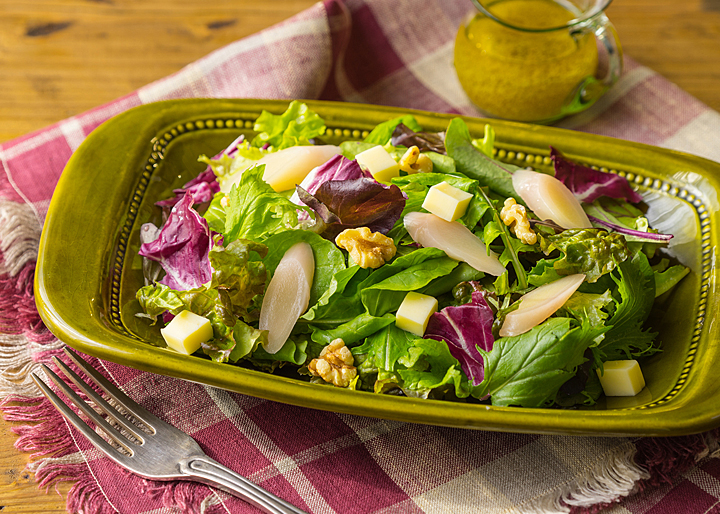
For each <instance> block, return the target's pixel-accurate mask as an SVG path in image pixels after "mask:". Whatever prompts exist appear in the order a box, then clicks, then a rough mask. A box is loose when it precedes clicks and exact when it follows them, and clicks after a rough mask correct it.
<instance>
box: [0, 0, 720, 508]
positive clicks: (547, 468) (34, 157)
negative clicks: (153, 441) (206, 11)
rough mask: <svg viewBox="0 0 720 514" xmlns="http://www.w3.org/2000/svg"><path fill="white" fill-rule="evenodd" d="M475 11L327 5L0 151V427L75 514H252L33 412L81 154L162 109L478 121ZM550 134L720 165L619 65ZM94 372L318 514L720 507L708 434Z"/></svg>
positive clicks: (681, 115)
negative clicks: (280, 106) (51, 273)
mask: <svg viewBox="0 0 720 514" xmlns="http://www.w3.org/2000/svg"><path fill="white" fill-rule="evenodd" d="M471 9H472V4H471V2H469V1H467V0H423V1H421V0H345V1H342V0H326V1H325V2H323V3H318V4H316V5H315V6H313V7H312V8H310V9H308V10H306V11H304V12H302V13H300V14H299V15H297V16H295V17H293V18H291V19H289V20H287V21H286V22H284V23H281V24H279V25H277V26H274V27H271V28H269V29H267V30H264V31H262V32H260V33H258V34H255V35H253V36H250V37H247V38H245V39H242V40H240V41H237V42H235V43H233V44H231V45H228V46H227V47H224V48H221V49H219V50H217V51H215V52H213V53H212V54H210V55H208V56H206V57H204V58H202V59H200V60H198V61H196V62H194V63H192V64H190V65H188V66H187V67H186V68H184V69H183V70H181V71H179V72H178V73H176V74H174V75H172V76H169V77H167V78H165V79H162V80H160V81H157V82H155V83H153V84H150V85H148V86H145V87H143V88H141V89H140V90H138V91H136V92H134V93H132V94H130V95H128V96H126V97H124V98H121V99H118V100H116V101H114V102H112V103H110V104H107V105H104V106H101V107H98V108H96V109H94V110H92V111H89V112H86V113H83V114H81V115H78V116H74V117H72V118H69V119H67V120H64V121H61V122H59V123H57V124H55V125H53V126H51V127H48V128H46V129H44V130H41V131H39V132H36V133H33V134H29V135H27V136H25V137H22V138H19V139H16V140H13V141H10V142H7V143H5V144H3V145H1V146H0V160H1V162H2V173H0V367H4V368H5V369H6V371H8V372H9V371H12V370H18V371H13V373H15V374H14V375H13V376H14V377H15V378H18V379H20V383H19V384H18V383H16V382H12V381H11V380H9V379H7V378H4V377H0V391H4V393H3V394H7V393H9V392H11V393H13V395H11V396H9V397H8V399H10V400H16V401H15V402H14V403H10V402H9V401H7V400H6V402H5V403H4V405H3V406H2V409H3V410H4V411H5V416H6V418H8V419H16V420H24V421H39V420H41V421H43V424H41V425H38V426H37V427H35V428H33V429H29V428H28V429H23V430H22V431H21V433H22V437H21V438H20V439H19V442H18V447H19V448H21V449H24V450H26V451H34V452H37V453H38V454H39V455H38V457H39V460H38V461H37V464H36V465H35V467H34V468H33V469H34V470H35V471H36V473H37V476H38V478H39V479H40V480H42V481H43V483H44V484H49V483H52V482H53V481H54V480H57V479H58V478H59V475H60V474H66V475H68V476H70V477H71V478H72V479H73V480H75V481H77V485H76V486H75V487H74V488H73V491H72V492H71V494H70V496H69V497H68V510H69V511H73V510H79V509H83V511H84V512H99V513H106V512H108V513H109V512H120V513H123V514H136V513H147V514H150V513H171V512H178V511H180V512H208V513H220V512H229V513H242V512H254V509H253V508H252V507H250V506H248V505H247V504H245V503H243V502H242V501H240V500H238V499H236V498H233V497H230V496H228V495H226V494H224V493H219V492H217V491H212V490H210V489H209V488H207V487H205V486H203V485H199V484H192V483H152V482H147V481H145V480H142V479H140V478H138V477H135V476H133V475H130V474H128V473H126V472H124V471H121V470H119V468H117V467H116V466H115V465H114V464H112V463H110V462H109V461H108V459H106V458H103V457H102V455H100V454H99V452H98V451H97V450H95V449H94V448H93V447H92V446H91V445H90V444H89V443H88V442H87V441H86V440H85V439H84V438H83V437H82V436H80V435H79V434H77V433H76V432H75V431H74V430H71V429H69V427H68V425H67V424H66V423H65V422H64V421H63V420H62V418H60V417H59V415H57V414H56V413H55V411H54V410H53V409H52V408H51V407H49V406H48V405H47V404H46V403H41V404H40V405H39V406H38V405H37V394H38V393H37V391H35V390H34V389H33V387H32V385H31V384H30V383H29V382H28V379H27V372H28V370H30V369H33V368H34V367H36V366H37V365H38V363H39V362H46V361H48V359H49V358H50V356H51V355H53V354H56V353H57V352H58V349H59V348H60V347H61V344H60V343H59V342H58V341H57V340H55V339H54V338H53V337H52V335H51V334H49V333H48V332H47V330H46V329H44V327H43V326H42V324H41V322H40V321H39V318H38V315H37V312H36V311H35V309H34V303H33V301H32V276H33V268H34V256H36V253H34V252H36V249H35V247H34V246H33V243H36V240H37V234H38V233H39V228H40V226H41V224H42V222H43V219H44V217H45V214H46V212H47V207H48V203H49V200H50V197H51V196H52V193H53V189H54V186H55V184H56V182H57V180H58V178H59V177H60V174H61V173H62V170H63V167H64V165H65V163H66V162H67V160H68V159H69V157H70V155H71V154H72V152H73V151H74V150H75V149H76V148H77V147H78V145H79V144H80V143H81V142H82V140H83V139H84V138H85V136H87V134H89V133H90V132H91V131H92V130H93V129H94V128H95V127H97V126H98V125H99V124H101V123H102V122H103V121H105V120H107V119H108V118H110V117H112V116H113V115H115V114H118V113H120V112H122V111H124V110H126V109H128V108H130V107H133V106H136V105H140V104H145V103H148V102H153V101H156V100H161V99H169V98H187V97H244V98H253V97H256V98H283V99H294V98H320V99H326V100H344V101H353V102H366V103H373V104H383V105H394V106H400V107H409V108H417V109H424V110H430V111H440V112H454V113H462V114H468V115H474V114H477V112H476V111H475V109H474V108H473V107H472V105H471V104H470V103H469V101H468V100H467V98H466V97H465V95H464V93H463V92H462V90H461V88H460V86H459V84H458V82H457V80H456V78H455V74H454V70H453V67H452V49H453V41H454V35H455V31H456V28H457V26H458V25H459V23H460V21H461V19H462V18H463V17H464V16H465V15H466V14H467V13H468V12H469V11H470V10H471ZM559 125H560V126H565V127H568V128H573V129H576V130H580V131H584V132H591V133H596V134H604V135H608V136H614V137H619V138H623V139H629V140H633V141H639V142H643V143H649V144H653V145H659V146H664V147H668V148H674V149H679V150H683V151H687V152H690V153H695V154H698V155H702V156H704V157H708V158H710V159H714V160H718V161H720V115H719V114H718V113H716V112H714V111H713V110H711V109H709V108H708V107H707V106H705V105H703V104H702V103H700V102H698V101H697V100H695V99H694V98H692V97H691V96H689V95H688V94H686V93H684V92H683V91H681V90H680V89H678V88H677V87H676V86H674V85H673V84H671V83H669V82H668V81H666V80H665V79H663V78H662V77H660V76H659V75H657V74H656V73H654V72H653V71H651V70H649V69H647V68H645V67H643V66H640V65H638V64H637V63H635V62H634V61H632V60H630V59H627V60H626V68H625V72H624V74H623V76H622V78H621V79H620V81H619V83H618V84H617V85H616V86H615V87H614V88H613V89H612V90H611V91H610V92H609V93H608V94H607V95H606V96H605V97H603V98H602V99H601V100H600V101H599V102H598V103H597V104H596V105H595V106H593V108H591V109H590V110H589V111H586V112H585V113H582V114H580V115H577V116H575V117H573V118H570V119H566V120H564V121H563V122H561V123H560V124H559ZM90 362H91V363H93V364H95V365H96V366H97V367H98V368H99V369H100V370H101V371H103V372H104V373H105V374H106V375H107V376H109V377H110V378H111V379H112V380H113V381H114V382H115V383H117V384H118V385H119V386H120V387H121V388H122V389H123V390H124V391H125V392H127V394H129V395H130V396H131V397H133V398H134V399H135V400H136V401H138V402H139V403H141V404H143V405H145V406H146V407H147V408H148V409H150V410H151V411H153V412H155V413H156V414H157V415H159V416H160V417H162V418H163V419H165V420H167V421H168V422H170V423H171V424H173V425H175V426H177V427H178V428H180V429H181V430H183V431H185V432H187V433H188V434H190V435H192V436H193V437H194V438H195V439H196V440H197V441H198V442H199V443H200V445H201V446H202V447H203V448H204V449H205V450H206V452H207V453H208V455H210V456H211V457H212V458H214V459H216V460H218V461H219V462H221V463H223V464H225V465H227V466H229V467H231V468H232V469H234V470H236V471H238V472H239V473H241V474H243V475H246V476H247V477H249V478H250V479H251V480H253V481H255V482H258V483H260V484H262V486H263V487H265V488H267V489H269V490H271V491H273V492H274V493H276V494H277V495H279V496H281V497H283V498H285V499H287V500H288V501H290V502H292V503H295V504H296V505H298V506H299V507H301V508H303V509H305V510H307V511H308V512H310V513H338V514H352V513H371V512H373V513H453V514H454V513H478V512H482V513H486V512H487V513H501V512H502V513H512V512H570V511H573V512H584V511H590V512H593V511H598V510H601V509H604V508H608V509H609V512H618V513H619V512H623V513H626V512H630V513H634V514H641V513H643V514H644V513H678V512H715V510H717V509H718V507H717V505H718V502H719V501H720V462H719V461H718V460H717V459H714V458H713V457H714V452H716V451H717V447H718V445H717V434H715V433H708V434H702V435H698V436H691V437H678V438H669V439H649V438H641V439H632V440H631V439H623V438H581V437H561V436H541V435H522V434H519V435H518V434H506V433H493V432H480V431H467V430H461V429H450V428H439V427H432V426H422V425H413V424H407V423H400V422H394V421H383V420H378V419H372V418H363V417H356V416H349V415H340V414H334V413H328V412H321V411H315V410H311V409H305V408H299V407H293V406H288V405H283V404H279V403H274V402H270V401H265V400H259V399H256V398H252V397H247V396H243V395H239V394H235V393H229V392H227V391H223V390H218V389H214V388H210V387H205V386H202V385H198V384H192V383H187V382H183V381H180V380H176V379H172V378H167V377H163V376H157V375H153V374H149V373H144V372H140V371H136V370H133V369H129V368H126V367H123V366H120V365H117V364H113V363H108V362H100V361H98V360H97V359H90ZM23 398H25V399H31V400H33V401H34V403H32V404H28V403H27V402H23V401H20V402H18V401H17V400H23ZM50 451H55V452H56V453H55V455H54V457H55V459H48V458H47V455H46V454H47V453H48V452H50ZM630 493H633V494H632V495H631V496H629V497H628V498H627V499H624V500H623V497H625V496H627V495H629V494H630ZM617 502H620V503H619V504H618V503H617ZM609 504H613V505H612V506H610V505H609ZM714 509H715V510H714ZM718 512H720V510H718Z"/></svg>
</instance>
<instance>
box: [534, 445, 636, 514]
mask: <svg viewBox="0 0 720 514" xmlns="http://www.w3.org/2000/svg"><path fill="white" fill-rule="evenodd" d="M634 456H635V446H634V445H633V444H632V443H630V442H628V443H627V444H625V445H622V446H620V447H618V448H615V449H613V450H612V451H611V452H609V453H608V454H607V455H606V458H604V459H602V460H600V461H598V462H597V463H596V464H595V465H594V466H592V467H590V468H588V469H587V470H586V473H585V474H584V475H583V476H581V477H580V478H578V479H576V480H575V481H573V482H571V483H568V484H567V485H566V486H565V487H562V488H560V489H559V490H556V491H553V492H552V493H551V494H547V495H545V496H541V497H538V498H536V499H534V500H533V501H532V502H530V504H528V505H527V512H532V513H535V514H559V513H565V514H566V513H570V512H583V509H585V508H587V507H591V506H593V505H595V504H597V503H602V504H604V505H607V504H610V503H612V502H615V501H617V499H618V498H622V497H625V496H627V495H629V494H631V493H632V492H633V490H634V489H635V487H636V483H637V482H638V481H639V480H642V479H645V478H649V474H648V473H647V472H646V471H645V470H644V469H642V468H641V467H640V466H638V465H637V464H636V463H635V461H634Z"/></svg>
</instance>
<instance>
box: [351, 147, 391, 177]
mask: <svg viewBox="0 0 720 514" xmlns="http://www.w3.org/2000/svg"><path fill="white" fill-rule="evenodd" d="M355 160H356V161H357V163H358V164H359V165H360V167H361V168H362V169H364V170H365V171H367V172H368V173H370V174H371V175H372V176H373V178H374V179H375V180H377V181H379V182H390V179H391V178H393V177H397V176H399V175H400V165H399V164H398V163H396V162H395V159H393V158H392V157H391V156H390V154H389V153H387V151H386V150H385V149H384V148H383V147H382V146H379V145H378V146H373V147H372V148H370V149H368V150H365V151H364V152H360V153H359V154H357V155H356V156H355Z"/></svg>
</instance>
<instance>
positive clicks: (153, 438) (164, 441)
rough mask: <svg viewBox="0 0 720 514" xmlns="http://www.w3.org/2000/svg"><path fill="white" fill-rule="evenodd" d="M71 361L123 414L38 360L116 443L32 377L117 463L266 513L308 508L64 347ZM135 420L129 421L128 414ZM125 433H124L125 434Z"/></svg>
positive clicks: (80, 382)
mask: <svg viewBox="0 0 720 514" xmlns="http://www.w3.org/2000/svg"><path fill="white" fill-rule="evenodd" d="M65 353H66V354H67V356H68V357H70V359H72V361H73V362H75V364H77V365H78V367H79V368H80V369H81V370H82V371H83V373H85V375H87V376H88V377H89V378H91V379H92V380H93V382H95V384H97V385H98V387H100V389H102V390H103V391H104V392H105V393H106V394H107V395H108V396H109V397H110V398H111V399H112V400H113V401H114V402H115V403H116V404H117V405H118V406H120V407H121V408H122V409H123V410H124V411H125V413H126V414H128V415H129V416H130V418H129V417H127V416H126V415H123V413H122V412H121V411H120V410H118V409H117V408H116V407H113V406H112V405H111V404H110V403H108V401H106V400H105V399H104V398H103V397H102V396H100V395H99V394H98V393H96V392H95V391H94V390H93V389H92V388H90V387H89V386H88V384H86V383H85V382H83V380H82V379H81V378H80V377H79V376H78V375H77V374H76V373H75V372H74V371H73V370H72V369H70V368H69V367H68V366H67V365H66V364H65V363H64V362H62V361H61V360H60V359H57V358H53V360H54V362H55V364H57V365H58V367H59V368H60V369H62V371H63V373H64V374H65V375H66V376H67V377H68V378H69V379H70V380H71V381H72V382H73V383H74V384H75V385H76V386H77V387H78V389H80V390H81V391H82V392H83V393H84V394H86V395H87V397H88V398H89V399H91V400H92V401H93V402H94V403H95V405H96V406H97V407H98V408H99V409H100V410H101V411H103V412H104V413H105V414H106V415H107V417H108V418H110V419H112V421H113V422H114V423H115V426H113V425H111V424H110V423H109V422H108V421H107V419H106V418H104V417H103V416H101V415H100V414H98V413H97V412H96V411H95V410H94V409H93V408H92V407H91V406H90V405H88V404H87V403H86V402H85V401H83V400H82V399H81V398H80V396H78V395H77V394H76V393H75V392H74V391H73V390H72V389H71V388H70V387H69V386H68V385H67V384H66V383H65V382H64V381H63V380H61V379H60V378H59V377H58V376H57V375H56V374H55V373H54V372H53V371H52V370H50V368H48V367H47V366H45V365H44V364H43V366H42V367H43V370H44V371H45V373H46V374H47V376H48V377H50V379H51V380H52V381H53V382H55V384H57V386H58V387H59V388H60V389H62V391H63V392H64V393H65V395H66V396H67V397H68V398H69V399H70V400H71V401H72V402H73V403H74V404H75V405H76V406H77V407H78V408H79V409H80V410H82V412H84V413H85V414H86V415H87V416H88V417H89V418H90V419H92V420H93V422H95V424H96V425H97V426H98V427H99V428H100V429H101V430H102V431H103V432H104V433H105V434H106V435H107V436H108V438H110V439H111V440H112V441H114V442H115V443H116V444H117V447H115V446H113V445H112V444H110V443H108V442H107V441H106V440H105V439H103V438H102V437H100V435H98V434H97V433H96V432H95V431H94V430H93V429H92V428H90V426H88V425H87V424H86V423H85V422H83V421H82V420H81V419H80V417H79V416H78V415H77V414H75V412H74V411H73V410H72V409H71V408H70V407H68V405H67V404H65V403H64V402H63V401H62V400H61V399H60V397H59V396H58V395H57V394H55V393H54V392H53V391H52V389H50V388H49V387H48V386H47V385H46V384H45V383H44V382H43V381H42V380H41V379H40V378H39V377H38V376H37V375H36V374H35V373H33V374H32V378H33V380H34V381H35V383H36V384H37V386H38V387H39V388H40V390H41V391H42V392H43V394H44V395H45V396H47V398H48V400H50V401H51V402H52V404H53V405H55V407H56V408H57V409H58V410H59V411H60V412H61V413H62V415H63V416H65V417H66V418H67V419H68V421H69V422H70V423H72V424H73V425H74V426H75V428H77V429H78V430H79V431H80V432H82V433H83V435H85V437H87V438H88V439H89V440H90V442H91V443H92V444H93V445H95V447H96V448H97V449H99V450H100V451H102V452H104V453H105V454H106V455H107V456H108V457H110V459H112V460H113V461H114V462H115V463H117V464H118V465H120V466H122V467H124V468H125V469H128V470H130V471H132V472H133V473H135V474H137V475H140V476H141V477H143V478H148V479H151V480H192V481H196V482H202V483H203V484H206V485H210V486H213V487H217V488H218V489H222V490H223V491H226V492H228V493H230V494H232V495H235V496H237V497H239V498H242V499H243V500H245V501H246V502H248V503H250V504H252V505H254V506H255V507H257V508H259V509H261V510H262V511H264V512H267V513H269V514H307V513H305V512H304V511H302V510H300V509H298V508H297V507H294V506H293V505H291V504H289V503H288V502H286V501H285V500H282V499H280V498H278V497H277V496H275V495H274V494H272V493H270V492H268V491H266V490H265V489H263V488H261V487H260V486H258V485H256V484H254V483H252V482H250V481H249V480H248V479H247V478H245V477H243V476H241V475H238V474H237V473H235V472H234V471H232V470H230V469H228V468H226V467H225V466H223V465H222V464H220V463H218V462H216V461H215V460H213V459H211V458H210V457H208V456H207V455H205V453H204V452H203V451H202V449H201V448H200V446H199V445H198V444H197V442H195V440H194V439H193V438H192V437H190V436H189V435H187V434H185V433H184V432H181V431H180V430H178V429H177V428H175V427H173V426H172V425H169V424H167V423H165V422H164V421H162V420H161V419H160V418H158V417H157V416H155V415H153V414H151V413H150V412H149V411H147V410H146V409H144V408H143V407H141V406H140V405H138V404H137V403H135V402H134V401H132V400H131V399H130V398H128V397H127V396H126V395H125V394H124V393H122V392H121V391H120V390H119V389H118V388H117V387H115V386H114V385H112V384H111V383H110V382H109V381H108V380H107V379H106V378H105V377H103V376H102V375H101V374H100V373H98V372H97V371H96V370H95V369H93V368H92V367H91V366H90V365H89V364H88V363H87V362H85V361H84V360H82V359H81V358H80V357H79V356H78V355H77V354H76V353H75V352H73V351H71V350H69V349H67V348H66V349H65ZM132 418H134V420H135V421H136V422H137V424H136V423H133V422H132V421H131V419H132ZM128 436H129V437H128Z"/></svg>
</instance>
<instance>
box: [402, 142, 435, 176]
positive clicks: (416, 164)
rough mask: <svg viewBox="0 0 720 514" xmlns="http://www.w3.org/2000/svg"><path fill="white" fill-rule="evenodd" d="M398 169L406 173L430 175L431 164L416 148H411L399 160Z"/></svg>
mask: <svg viewBox="0 0 720 514" xmlns="http://www.w3.org/2000/svg"><path fill="white" fill-rule="evenodd" d="M398 164H399V165H400V169H401V170H403V171H404V172H406V173H409V174H413V173H430V172H432V170H433V163H432V161H431V160H430V157H428V156H427V155H425V154H422V153H420V149H419V148H418V147H417V146H411V147H410V148H408V149H407V151H406V152H405V154H404V155H403V156H402V157H401V158H400V162H398Z"/></svg>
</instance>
